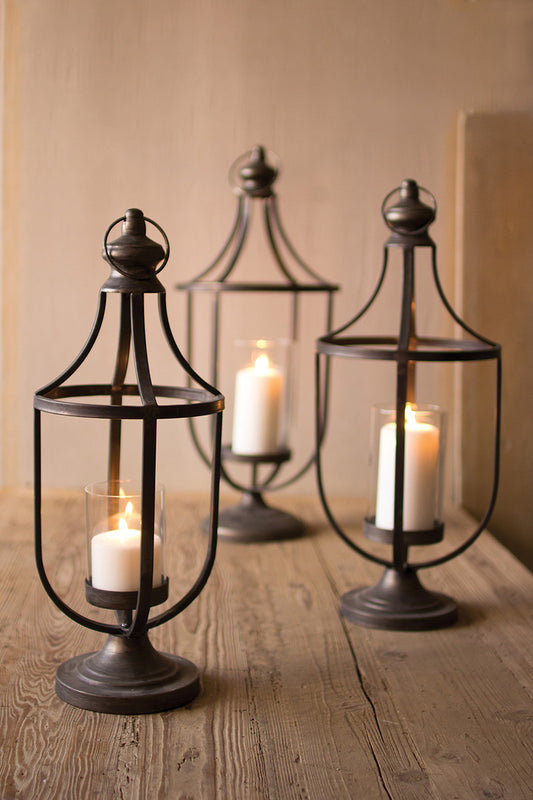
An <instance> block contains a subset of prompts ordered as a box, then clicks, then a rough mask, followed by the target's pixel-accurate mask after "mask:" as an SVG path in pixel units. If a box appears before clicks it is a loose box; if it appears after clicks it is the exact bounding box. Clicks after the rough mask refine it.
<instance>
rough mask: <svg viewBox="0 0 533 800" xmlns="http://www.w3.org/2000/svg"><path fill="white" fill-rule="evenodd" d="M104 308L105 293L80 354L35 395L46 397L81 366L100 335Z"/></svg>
mask: <svg viewBox="0 0 533 800" xmlns="http://www.w3.org/2000/svg"><path fill="white" fill-rule="evenodd" d="M105 306H106V295H105V292H100V300H99V303H98V309H97V311H96V318H95V320H94V323H93V327H92V330H91V332H90V334H89V337H88V339H87V341H86V342H85V344H84V346H83V348H82V350H81V352H80V353H79V355H78V356H77V357H76V358H75V359H74V361H73V362H72V364H71V365H70V366H69V367H67V369H66V370H65V371H64V372H62V373H61V375H59V377H57V378H55V380H53V381H52V382H51V383H49V384H48V385H47V386H44V387H43V388H42V389H39V391H37V392H35V394H36V395H46V394H48V393H49V392H51V391H53V390H54V389H57V387H58V386H61V384H62V383H64V382H65V381H66V380H68V379H69V378H70V376H71V375H73V374H74V373H75V372H76V370H77V369H78V368H79V367H80V366H81V365H82V364H83V362H84V361H85V359H86V358H87V356H88V355H89V353H90V352H91V350H92V348H93V345H94V343H95V341H96V337H97V336H98V334H99V333H100V328H101V327H102V322H103V320H104V313H105Z"/></svg>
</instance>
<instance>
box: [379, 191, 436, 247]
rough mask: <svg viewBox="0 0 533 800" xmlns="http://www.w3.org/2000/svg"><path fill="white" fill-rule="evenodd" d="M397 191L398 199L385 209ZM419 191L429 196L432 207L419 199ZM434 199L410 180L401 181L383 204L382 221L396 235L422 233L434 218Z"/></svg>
mask: <svg viewBox="0 0 533 800" xmlns="http://www.w3.org/2000/svg"><path fill="white" fill-rule="evenodd" d="M398 191H399V195H400V196H399V199H398V200H397V202H396V203H394V205H390V206H388V207H387V202H388V201H389V199H390V198H391V197H392V195H393V194H396V193H397V192H398ZM420 191H424V192H426V193H427V194H429V195H430V197H431V199H432V200H433V205H431V206H429V205H427V204H426V203H423V202H422V200H421V199H420ZM436 212H437V210H436V203H435V198H434V197H433V195H432V194H431V193H430V192H427V190H426V189H422V187H420V186H419V185H418V183H417V182H416V181H414V180H412V179H407V180H404V181H402V183H401V186H400V187H399V189H394V190H393V191H392V192H390V194H388V195H387V197H386V198H385V200H384V202H383V206H382V214H383V219H384V220H385V222H386V223H387V225H388V227H389V228H390V229H391V230H392V231H393V232H394V233H397V234H400V235H407V236H413V235H415V234H419V233H422V232H424V231H425V230H426V229H427V228H428V227H429V226H430V225H431V223H432V222H433V221H434V220H435V217H436Z"/></svg>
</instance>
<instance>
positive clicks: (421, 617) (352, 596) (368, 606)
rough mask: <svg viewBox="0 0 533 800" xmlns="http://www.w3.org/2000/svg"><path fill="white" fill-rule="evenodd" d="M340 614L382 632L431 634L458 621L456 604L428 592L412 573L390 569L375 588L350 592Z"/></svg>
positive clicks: (446, 598)
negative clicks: (424, 632)
mask: <svg viewBox="0 0 533 800" xmlns="http://www.w3.org/2000/svg"><path fill="white" fill-rule="evenodd" d="M340 611H341V614H342V615H343V617H346V619H349V620H350V621H351V622H355V623H356V624H357V625H364V626H366V627H368V628H381V629H382V630H397V631H423V630H431V629H434V628H444V627H446V626H448V625H453V623H454V622H456V620H457V605H456V603H455V602H454V601H453V600H452V599H451V598H450V597H447V596H446V595H444V594H440V593H439V592H430V591H428V590H427V589H425V588H424V587H423V586H422V584H421V583H420V581H419V580H418V576H417V574H416V571H414V570H411V569H408V570H406V571H405V572H397V571H396V570H394V569H386V570H385V572H384V574H383V576H382V578H381V580H380V581H379V582H378V583H377V584H376V585H375V586H371V587H369V588H367V589H354V590H352V591H351V592H347V594H345V595H343V596H342V598H341V606H340Z"/></svg>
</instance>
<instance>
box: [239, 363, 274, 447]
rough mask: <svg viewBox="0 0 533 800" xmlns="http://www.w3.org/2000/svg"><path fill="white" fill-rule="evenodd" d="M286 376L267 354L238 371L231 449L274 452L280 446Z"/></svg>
mask: <svg viewBox="0 0 533 800" xmlns="http://www.w3.org/2000/svg"><path fill="white" fill-rule="evenodd" d="M282 395H283V375H282V373H281V372H280V370H279V369H277V368H276V367H274V366H273V365H271V364H270V362H269V359H268V356H267V355H266V353H262V354H261V355H260V356H258V357H257V359H256V361H255V364H254V365H253V366H252V367H245V368H244V369H240V370H239V371H238V372H237V375H236V379H235V405H234V410H233V436H232V449H233V452H234V453H237V454H239V455H262V454H265V453H275V452H276V451H277V450H278V448H279V444H280V442H279V439H280V428H281V417H282V415H281V402H282Z"/></svg>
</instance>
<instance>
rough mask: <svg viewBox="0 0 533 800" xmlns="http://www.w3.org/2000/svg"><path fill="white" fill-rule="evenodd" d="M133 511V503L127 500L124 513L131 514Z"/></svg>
mask: <svg viewBox="0 0 533 800" xmlns="http://www.w3.org/2000/svg"><path fill="white" fill-rule="evenodd" d="M132 511H133V503H131V502H129V501H128V502H127V503H126V514H131V513H132Z"/></svg>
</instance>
